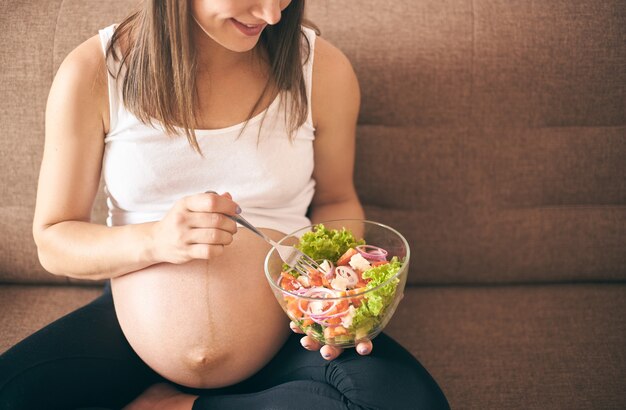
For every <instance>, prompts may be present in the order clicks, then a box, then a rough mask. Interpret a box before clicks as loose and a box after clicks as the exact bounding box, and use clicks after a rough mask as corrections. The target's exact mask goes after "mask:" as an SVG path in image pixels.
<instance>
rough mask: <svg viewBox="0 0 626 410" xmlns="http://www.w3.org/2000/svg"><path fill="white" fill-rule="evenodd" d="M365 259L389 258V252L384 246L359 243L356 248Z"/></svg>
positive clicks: (378, 259)
mask: <svg viewBox="0 0 626 410" xmlns="http://www.w3.org/2000/svg"><path fill="white" fill-rule="evenodd" d="M355 249H356V250H357V252H359V253H360V254H361V256H363V257H364V258H365V259H369V260H372V261H385V260H387V254H388V252H387V251H386V250H384V249H383V248H380V247H378V246H374V245H359V246H357V247H356V248H355Z"/></svg>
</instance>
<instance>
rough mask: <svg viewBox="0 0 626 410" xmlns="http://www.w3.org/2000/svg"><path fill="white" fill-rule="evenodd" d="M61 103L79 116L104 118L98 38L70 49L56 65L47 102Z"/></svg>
mask: <svg viewBox="0 0 626 410" xmlns="http://www.w3.org/2000/svg"><path fill="white" fill-rule="evenodd" d="M50 102H54V103H59V104H60V103H63V104H64V105H65V106H68V107H74V109H76V110H79V111H80V112H81V114H82V113H84V112H86V111H90V110H95V111H94V112H98V113H100V114H101V115H105V114H106V115H108V90H107V69H106V65H105V59H104V51H103V48H102V45H101V42H100V38H99V36H98V35H95V36H93V37H91V38H89V39H87V40H86V41H84V42H83V43H81V44H80V45H78V46H77V47H76V48H74V49H73V50H72V51H71V52H70V53H69V54H68V55H67V56H66V57H65V59H64V60H63V62H62V63H61V65H60V66H59V68H58V70H57V72H56V74H55V77H54V81H53V83H52V86H51V89H50V95H49V103H50Z"/></svg>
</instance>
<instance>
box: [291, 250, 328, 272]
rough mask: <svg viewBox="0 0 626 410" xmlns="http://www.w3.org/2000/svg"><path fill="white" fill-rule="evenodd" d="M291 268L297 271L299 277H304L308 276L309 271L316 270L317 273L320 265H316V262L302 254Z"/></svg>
mask: <svg viewBox="0 0 626 410" xmlns="http://www.w3.org/2000/svg"><path fill="white" fill-rule="evenodd" d="M293 268H294V269H295V270H296V271H298V273H300V274H301V275H306V276H309V275H310V273H311V272H310V270H311V269H312V270H317V271H319V270H320V269H321V268H320V265H318V263H317V262H315V261H314V260H313V259H312V258H311V257H310V256H308V255H306V254H303V255H301V256H300V257H299V258H298V260H297V261H296V263H295V264H294V266H293Z"/></svg>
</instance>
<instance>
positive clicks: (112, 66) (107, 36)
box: [98, 24, 126, 135]
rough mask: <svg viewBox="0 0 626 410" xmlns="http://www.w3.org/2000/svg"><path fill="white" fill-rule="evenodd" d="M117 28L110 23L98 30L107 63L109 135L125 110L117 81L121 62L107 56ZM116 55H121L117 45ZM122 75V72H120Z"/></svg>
mask: <svg viewBox="0 0 626 410" xmlns="http://www.w3.org/2000/svg"><path fill="white" fill-rule="evenodd" d="M116 29H117V24H112V25H110V26H108V27H106V28H103V29H101V30H99V31H98V35H99V36H100V44H101V46H102V52H103V53H104V57H105V61H106V65H107V89H108V93H109V133H108V134H109V135H111V134H113V133H114V131H115V130H116V128H117V125H118V124H119V123H120V121H122V120H123V118H122V117H124V115H125V113H126V110H125V109H124V104H123V102H122V88H121V87H122V82H121V81H117V77H118V73H119V69H120V65H121V62H120V61H119V60H115V59H114V58H112V57H109V58H107V53H106V51H107V49H108V48H109V44H110V43H111V38H112V37H113V33H115V30H116ZM115 51H116V53H117V55H118V57H121V52H120V49H119V47H116V50H115ZM120 74H121V75H122V76H123V73H120Z"/></svg>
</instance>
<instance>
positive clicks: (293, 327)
mask: <svg viewBox="0 0 626 410" xmlns="http://www.w3.org/2000/svg"><path fill="white" fill-rule="evenodd" d="M289 327H290V328H291V330H292V331H293V332H294V333H302V334H304V332H303V331H302V330H300V328H299V327H298V325H296V324H295V322H294V321H293V320H292V321H291V322H289Z"/></svg>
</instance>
